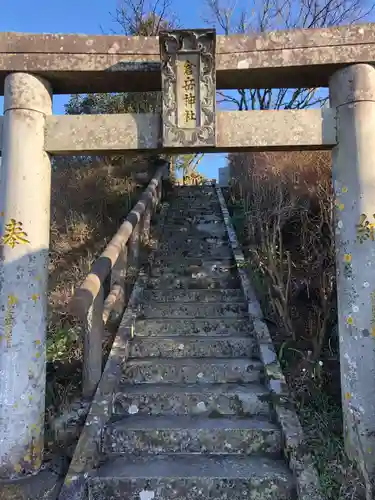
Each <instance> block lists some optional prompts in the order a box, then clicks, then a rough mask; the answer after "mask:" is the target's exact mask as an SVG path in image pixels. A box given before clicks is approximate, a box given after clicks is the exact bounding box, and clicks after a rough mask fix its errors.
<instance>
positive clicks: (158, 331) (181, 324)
mask: <svg viewBox="0 0 375 500" xmlns="http://www.w3.org/2000/svg"><path fill="white" fill-rule="evenodd" d="M252 332H253V326H252V324H251V321H250V320H246V319H229V318H222V319H211V320H205V319H188V320H186V319H169V320H168V319H160V320H158V319H154V320H152V321H147V320H137V321H136V323H135V336H136V337H171V336H174V335H177V336H181V337H184V336H185V337H190V336H194V337H210V336H214V335H216V336H218V337H223V338H227V337H232V336H243V335H249V334H251V333H252Z"/></svg>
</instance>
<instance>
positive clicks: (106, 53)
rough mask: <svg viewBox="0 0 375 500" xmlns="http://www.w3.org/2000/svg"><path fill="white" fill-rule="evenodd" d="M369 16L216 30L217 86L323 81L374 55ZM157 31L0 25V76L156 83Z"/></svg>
mask: <svg viewBox="0 0 375 500" xmlns="http://www.w3.org/2000/svg"><path fill="white" fill-rule="evenodd" d="M374 32H375V28H374V25H373V24H363V25H348V26H339V27H330V28H323V29H297V30H296V29H295V30H285V31H271V32H268V33H266V34H264V33H262V34H256V35H249V36H246V35H230V36H218V37H217V48H216V80H217V88H218V89H223V88H229V89H233V88H269V87H271V88H272V87H274V88H284V87H289V88H298V87H302V88H303V87H307V88H312V87H322V86H323V87H324V86H327V85H328V80H329V77H330V76H331V75H332V72H333V70H335V69H338V68H341V67H344V66H347V65H349V64H352V63H358V62H364V63H366V62H367V63H370V64H372V63H373V61H374V60H375V43H374V38H375V35H374ZM158 45H159V42H158V39H157V37H155V38H153V37H125V36H103V35H96V36H92V35H69V34H29V33H2V34H1V38H0V54H1V57H0V67H1V68H2V71H1V73H0V77H1V78H0V88H1V84H2V83H3V79H4V76H5V75H6V74H8V73H10V72H12V71H27V72H31V73H36V74H40V75H43V76H45V77H46V78H47V79H48V80H49V81H50V82H51V84H52V86H53V88H54V90H55V92H57V93H68V94H69V93H81V92H126V91H138V92H142V91H153V90H160V89H161V78H160V55H159V46H158Z"/></svg>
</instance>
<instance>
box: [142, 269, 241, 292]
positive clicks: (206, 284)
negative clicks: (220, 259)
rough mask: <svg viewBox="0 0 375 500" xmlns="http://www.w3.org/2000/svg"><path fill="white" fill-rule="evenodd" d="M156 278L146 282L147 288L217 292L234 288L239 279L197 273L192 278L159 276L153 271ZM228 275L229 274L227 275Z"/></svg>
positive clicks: (157, 272)
mask: <svg viewBox="0 0 375 500" xmlns="http://www.w3.org/2000/svg"><path fill="white" fill-rule="evenodd" d="M155 274H158V277H151V278H150V279H149V280H148V282H147V288H148V289H150V290H153V289H155V288H177V289H202V288H206V289H208V290H219V289H222V288H236V287H237V286H238V285H239V278H238V277H237V276H231V275H226V274H224V273H223V274H224V275H223V276H217V275H216V276H207V275H202V274H200V273H199V272H198V273H196V274H195V273H194V274H193V275H192V276H190V277H189V276H176V275H175V274H173V273H171V274H161V273H160V272H159V271H158V270H156V271H155ZM228 274H229V273H228Z"/></svg>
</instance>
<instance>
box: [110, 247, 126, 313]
mask: <svg viewBox="0 0 375 500" xmlns="http://www.w3.org/2000/svg"><path fill="white" fill-rule="evenodd" d="M127 271H128V247H127V246H126V245H125V246H124V247H123V249H122V250H121V252H120V254H119V256H118V258H117V261H116V263H115V265H114V266H113V269H112V272H111V290H114V289H116V290H117V287H119V288H118V293H117V295H116V304H115V305H114V306H113V307H112V310H113V312H114V313H115V315H117V316H119V315H121V314H122V312H123V310H124V307H125V297H126V275H127Z"/></svg>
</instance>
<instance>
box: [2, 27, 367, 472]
mask: <svg viewBox="0 0 375 500" xmlns="http://www.w3.org/2000/svg"><path fill="white" fill-rule="evenodd" d="M160 61H161V63H160ZM374 63H375V24H367V25H358V26H344V27H338V28H329V29H314V30H293V31H280V32H270V33H265V34H262V35H256V36H244V35H234V36H218V37H216V35H215V32H214V31H213V30H191V31H190V30H181V31H176V32H169V33H162V34H161V35H160V37H159V39H158V38H156V37H145V38H143V37H125V36H85V35H49V34H47V35H46V34H41V35H31V34H17V33H0V90H2V89H4V95H5V105H4V117H3V118H2V119H0V131H1V128H2V132H1V133H0V149H1V151H2V172H1V191H0V193H1V194H0V216H1V223H0V230H1V232H0V235H1V237H2V255H1V259H2V260H1V267H0V290H1V296H0V335H1V351H0V370H1V371H0V375H1V377H0V477H1V478H10V477H17V476H19V475H21V469H22V471H23V473H25V472H26V473H35V472H37V471H38V470H39V468H40V465H41V457H42V448H43V422H44V389H41V387H43V388H44V382H45V338H46V308H47V297H46V292H47V278H48V268H47V260H48V248H49V226H50V182H51V174H50V155H53V154H67V155H69V154H70V155H74V154H84V153H92V154H100V153H115V152H116V153H117V152H126V151H155V152H170V153H181V152H192V151H202V152H207V151H211V152H220V151H255V150H288V149H289V150H293V149H294V150H303V149H308V150H311V149H332V159H333V178H334V183H335V195H336V222H335V224H336V249H337V250H336V253H337V283H338V305H339V336H340V359H341V381H342V400H343V408H344V415H345V419H344V420H345V421H344V424H345V433H346V445H347V451H348V452H349V455H350V456H352V457H353V458H355V459H356V460H357V461H358V463H359V465H360V467H361V469H362V471H363V472H364V474H365V475H367V476H368V475H369V476H371V477H373V476H374V472H375V261H374V255H375V243H374V234H373V233H374V227H375V226H374V224H375V168H374V165H375V68H374V66H373V64H374ZM327 86H329V90H330V102H331V107H330V108H329V109H324V110H322V109H314V110H301V111H288V110H286V111H248V112H237V111H236V112H232V111H224V112H222V111H219V112H216V111H215V94H216V89H217V88H218V89H238V88H271V87H272V88H284V87H289V88H295V87H327ZM160 90H162V94H163V110H162V113H161V115H159V114H147V113H145V114H122V115H100V116H93V115H90V116H52V115H51V109H52V108H51V102H52V92H55V93H78V92H116V91H126V92H132V91H160ZM373 214H374V215H373ZM21 464H22V466H21Z"/></svg>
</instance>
